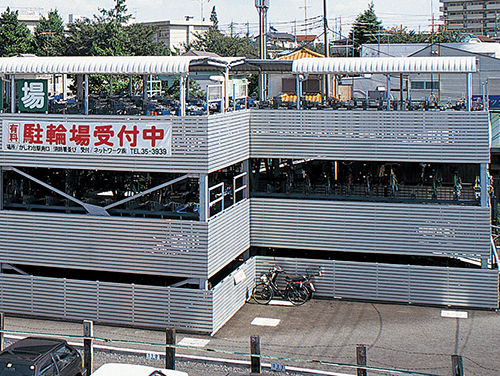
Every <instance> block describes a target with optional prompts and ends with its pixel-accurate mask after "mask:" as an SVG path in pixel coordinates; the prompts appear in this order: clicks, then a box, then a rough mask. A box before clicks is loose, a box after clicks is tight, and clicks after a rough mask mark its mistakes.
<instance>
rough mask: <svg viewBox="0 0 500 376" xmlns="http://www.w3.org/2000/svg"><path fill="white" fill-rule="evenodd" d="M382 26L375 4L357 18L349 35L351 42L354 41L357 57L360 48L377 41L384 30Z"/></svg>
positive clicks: (371, 4)
mask: <svg viewBox="0 0 500 376" xmlns="http://www.w3.org/2000/svg"><path fill="white" fill-rule="evenodd" d="M381 24H382V22H381V21H380V20H379V19H378V18H377V15H376V14H375V10H374V9H373V2H372V3H370V4H368V9H367V10H365V11H364V12H363V13H362V14H360V15H359V16H358V17H356V20H355V21H354V25H353V26H352V29H351V31H350V33H349V40H352V41H353V44H354V50H355V54H356V55H357V56H359V51H358V48H359V46H361V45H362V44H365V43H371V42H375V41H377V37H378V33H380V32H381V30H382V27H381Z"/></svg>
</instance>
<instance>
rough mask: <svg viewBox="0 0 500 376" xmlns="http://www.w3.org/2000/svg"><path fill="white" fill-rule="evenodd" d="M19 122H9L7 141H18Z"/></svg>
mask: <svg viewBox="0 0 500 376" xmlns="http://www.w3.org/2000/svg"><path fill="white" fill-rule="evenodd" d="M18 130H19V124H9V142H19V135H18V134H17V132H18Z"/></svg>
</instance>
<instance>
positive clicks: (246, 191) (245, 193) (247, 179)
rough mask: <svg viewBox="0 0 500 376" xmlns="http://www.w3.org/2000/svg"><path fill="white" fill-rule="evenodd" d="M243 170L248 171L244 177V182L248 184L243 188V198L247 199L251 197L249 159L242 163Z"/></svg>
mask: <svg viewBox="0 0 500 376" xmlns="http://www.w3.org/2000/svg"><path fill="white" fill-rule="evenodd" d="M241 171H242V172H246V175H245V177H244V178H243V184H244V185H246V188H245V189H244V190H243V198H244V199H245V198H249V197H250V161H249V160H248V159H247V160H245V161H243V162H242V163H241Z"/></svg>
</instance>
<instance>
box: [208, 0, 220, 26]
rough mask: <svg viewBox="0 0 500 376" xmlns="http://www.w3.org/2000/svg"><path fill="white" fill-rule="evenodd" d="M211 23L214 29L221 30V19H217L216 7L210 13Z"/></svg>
mask: <svg viewBox="0 0 500 376" xmlns="http://www.w3.org/2000/svg"><path fill="white" fill-rule="evenodd" d="M210 22H212V27H211V28H212V29H214V30H219V19H218V18H217V12H216V11H215V5H214V6H213V8H212V12H211V13H210Z"/></svg>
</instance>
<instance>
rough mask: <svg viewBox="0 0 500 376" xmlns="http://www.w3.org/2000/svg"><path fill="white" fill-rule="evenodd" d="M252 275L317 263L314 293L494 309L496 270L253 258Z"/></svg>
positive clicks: (297, 270)
mask: <svg viewBox="0 0 500 376" xmlns="http://www.w3.org/2000/svg"><path fill="white" fill-rule="evenodd" d="M255 262H256V265H255V270H256V277H258V276H259V275H260V274H261V273H263V272H265V271H267V270H268V269H269V268H271V267H272V266H273V265H275V264H278V265H280V266H282V267H283V269H284V270H285V272H286V273H287V274H289V275H294V274H303V273H305V271H306V270H307V269H309V270H315V269H318V268H321V270H322V274H321V276H319V277H318V276H317V277H314V285H315V286H316V289H317V291H316V296H318V297H327V298H346V299H363V300H370V301H383V302H399V303H418V304H433V305H434V304H435V305H446V306H448V305H451V306H459V307H475V308H492V309H496V308H498V299H499V294H498V282H499V278H498V270H489V269H470V268H446V267H436V266H414V265H398V264H380V263H364V262H349V261H335V260H307V259H291V258H274V257H264V256H257V257H255Z"/></svg>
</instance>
